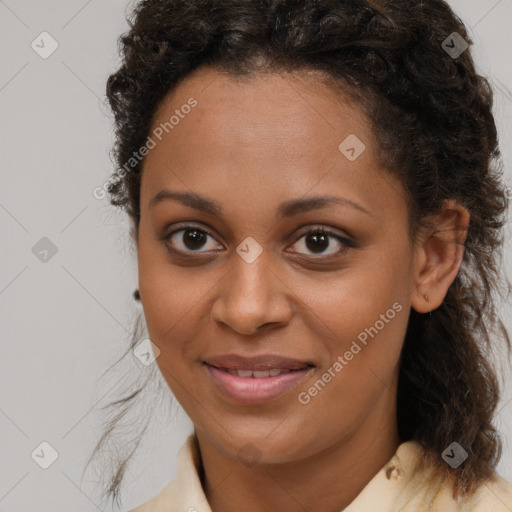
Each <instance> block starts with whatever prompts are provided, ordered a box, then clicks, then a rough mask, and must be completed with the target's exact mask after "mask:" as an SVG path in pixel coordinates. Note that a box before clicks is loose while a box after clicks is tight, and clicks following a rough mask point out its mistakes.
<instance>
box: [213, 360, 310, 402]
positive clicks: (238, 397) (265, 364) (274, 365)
mask: <svg viewBox="0 0 512 512" xmlns="http://www.w3.org/2000/svg"><path fill="white" fill-rule="evenodd" d="M214 360H215V361H216V364H219V361H218V360H220V358H215V359H211V360H209V361H214ZM222 360H223V363H222V365H229V366H230V367H229V369H231V370H270V369H283V370H285V369H286V370H289V371H288V372H287V373H282V374H280V375H276V376H274V377H271V376H269V377H239V376H238V375H233V374H231V373H228V372H227V371H226V370H224V369H221V368H226V369H227V368H228V366H219V367H217V366H214V365H211V364H210V363H209V362H206V361H205V362H204V363H203V364H204V366H205V368H206V369H207V371H208V374H209V375H210V378H211V379H212V381H213V383H214V384H215V386H216V387H217V389H219V391H220V392H221V393H222V394H223V395H224V396H225V397H226V398H228V399H230V400H231V401H234V402H235V403H237V404H246V405H251V404H252V405H255V404H262V403H265V402H270V401H271V400H276V399H277V398H279V397H281V396H283V395H284V394H286V393H288V392H289V391H291V390H292V389H293V388H295V387H297V386H298V385H299V384H300V383H301V382H302V381H303V380H304V379H305V378H306V377H307V375H309V374H310V373H311V371H313V370H314V366H311V365H308V364H307V363H303V362H300V361H297V360H296V359H288V358H282V357H277V358H276V356H260V357H257V358H240V357H239V356H236V357H233V356H230V357H229V358H226V357H223V359H222ZM237 361H238V362H237ZM242 366H243V367H242ZM286 366H288V367H286ZM290 366H293V367H295V368H290Z"/></svg>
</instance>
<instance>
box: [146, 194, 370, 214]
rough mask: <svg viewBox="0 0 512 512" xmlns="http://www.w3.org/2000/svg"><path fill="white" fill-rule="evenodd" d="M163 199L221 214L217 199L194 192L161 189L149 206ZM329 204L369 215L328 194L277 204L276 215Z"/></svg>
mask: <svg viewBox="0 0 512 512" xmlns="http://www.w3.org/2000/svg"><path fill="white" fill-rule="evenodd" d="M163 201H177V202H180V203H181V204H183V205H184V206H188V207H189V208H194V209H195V210H199V211H201V212H205V213H209V214H211V215H216V216H218V217H222V215H223V210H222V206H221V205H220V204H219V203H218V202H217V201H214V200H212V199H207V198H206V197H203V196H201V195H199V194H197V193H195V192H173V191H171V190H161V191H160V192H158V194H156V196H154V197H153V199H151V201H150V202H149V208H154V207H155V206H156V205H157V204H159V203H161V202H163ZM330 204H341V205H343V206H349V207H351V208H354V209H356V210H359V211H361V212H363V213H366V214H367V215H371V214H370V212H369V211H368V210H367V209H366V208H364V207H363V206H361V205H360V204H358V203H355V202H354V201H351V200H350V199H346V198H344V197H337V196H329V195H324V196H317V197H310V198H307V199H292V200H290V201H285V202H283V203H281V204H280V205H279V207H278V209H277V215H278V217H279V218H280V219H284V218H288V217H292V216H294V215H298V214H299V213H305V212H308V211H311V210H318V209H320V208H324V207H326V206H328V205H330Z"/></svg>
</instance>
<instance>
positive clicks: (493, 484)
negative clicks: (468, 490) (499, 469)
mask: <svg viewBox="0 0 512 512" xmlns="http://www.w3.org/2000/svg"><path fill="white" fill-rule="evenodd" d="M466 507H467V508H462V509H461V510H463V511H466V510H467V511H468V512H487V511H492V512H510V511H512V483H510V482H508V481H507V480H505V479H504V478H502V477H501V476H499V475H498V474H496V473H495V474H494V476H493V477H492V478H491V479H490V480H489V481H488V482H486V483H485V484H483V485H481V486H480V487H479V488H478V489H477V490H476V492H475V494H474V496H473V498H472V499H471V500H470V501H469V503H468V504H467V505H466Z"/></svg>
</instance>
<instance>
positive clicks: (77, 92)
mask: <svg viewBox="0 0 512 512" xmlns="http://www.w3.org/2000/svg"><path fill="white" fill-rule="evenodd" d="M450 3H451V4H452V5H453V7H454V9H455V10H456V12H457V13H458V14H459V15H460V16H461V18H462V19H463V20H464V21H465V22H466V24H467V25H468V26H469V27H470V31H471V34H472V37H473V39H474V41H475V46H476V48H475V49H474V50H473V51H474V54H475V56H476V59H477V63H478V66H479V69H480V70H481V72H482V73H483V74H485V75H488V76H490V77H491V81H492V84H493V85H494V87H495V90H496V108H495V112H496V118H497V122H498V127H499V132H500V139H501V147H502V151H503V155H504V162H505V167H506V168H507V180H508V183H509V185H510V184H512V174H511V171H510V168H511V165H512V154H511V148H512V92H511V91H512V66H511V65H510V51H511V48H512V35H511V30H510V20H511V19H512V0H500V1H497V0H452V1H451V2H450ZM131 5H132V4H131V3H130V4H128V2H127V1H125V0H89V1H85V0H66V1H64V0H38V1H36V0H32V1H30V0H5V1H1V0H0V33H1V34H2V36H1V37H2V46H1V50H0V52H1V63H2V66H1V67H0V130H1V131H0V152H1V162H2V171H1V172H2V187H1V188H0V236H1V240H2V250H1V265H0V333H1V341H2V342H1V349H0V350H1V354H2V357H1V359H0V364H1V369H0V432H1V436H0V446H1V457H0V511H3V512H5V511H9V512H17V511H34V510H38V511H40V512H43V511H48V512H49V511H51V512H68V511H69V510H75V511H84V512H86V511H94V510H98V509H103V506H101V507H100V506H98V505H97V504H98V503H99V497H98V492H99V491H98V489H97V486H96V484H95V482H97V481H98V478H99V474H95V473H88V474H87V477H86V478H84V479H82V470H83V468H84V464H85V462H86V460H87V458H88V456H89V455H90V453H91V450H92V448H93V447H94V445H95V443H96V441H97V440H98V437H99V435H100V433H101V432H102V430H101V422H102V421H103V420H104V419H105V417H104V416H102V415H101V411H98V408H99V407H100V406H104V405H106V404H107V403H108V401H109V400H112V399H115V398H119V397H120V396H121V395H120V394H119V393H120V389H122V388H120V387H118V386H120V385H121V384H122V383H123V382H125V381H124V376H125V373H122V372H120V371H116V372H111V373H109V374H107V376H106V377H104V378H100V377H101V375H102V373H103V372H105V371H106V370H107V369H108V368H109V367H110V366H112V365H113V364H114V362H115V361H116V360H117V358H118V357H120V355H121V354H122V352H123V351H124V349H125V347H126V345H127V343H128V341H129V336H130V334H131V332H132V328H133V322H134V319H135V316H136V313H137V312H138V311H140V309H139V308H140V305H138V304H137V303H135V302H134V301H133V299H132V297H131V294H132V292H133V290H134V289H135V288H136V286H137V271H136V263H135V262H136V259H135V253H134V251H133V247H132V246H131V243H130V240H129V236H128V223H127V219H126V218H125V216H124V215H123V214H122V212H120V211H117V210H116V209H115V208H114V207H111V206H109V205H108V202H107V199H106V198H105V199H102V200H99V199H96V198H95V197H94V195H93V190H94V189H95V188H96V187H98V186H99V187H101V186H102V185H103V184H104V183H105V181H106V180H107V179H108V177H109V176H110V173H111V172H112V170H113V164H112V162H111V161H110V158H109V150H110V147H111V144H112V142H113V135H112V125H111V115H110V113H109V111H108V109H107V108H106V107H105V106H103V105H102V101H103V99H104V91H105V82H106V79H107V76H108V74H109V73H111V72H112V71H113V70H114V69H115V68H116V66H117V63H118V62H119V60H118V56H117V43H116V40H117V37H118V35H119V34H121V33H122V32H124V31H125V30H126V29H127V24H126V21H125V13H126V12H128V11H129V8H130V6H131ZM43 31H47V32H48V33H50V34H51V36H52V37H53V38H54V39H55V40H56V41H57V42H58V45H59V47H58V49H57V50H56V51H55V53H53V54H52V55H51V56H50V57H49V58H47V59H43V58H41V57H40V56H39V54H37V53H36V52H35V51H34V50H33V49H32V47H31V43H32V42H33V41H34V40H36V42H37V41H38V40H40V39H37V38H38V36H39V34H41V33H42V32H43ZM46 41H47V43H45V48H46V49H48V48H49V47H50V46H49V40H46ZM41 51H42V50H41ZM43 237H47V238H48V239H50V240H51V242H52V243H53V244H54V246H55V247H56V249H57V252H56V254H55V255H53V256H51V253H49V255H48V257H47V258H48V261H47V262H46V263H43V262H41V261H40V260H39V259H38V258H37V257H36V256H35V255H34V253H33V252H32V248H33V247H34V246H35V245H36V244H37V243H38V242H39V241H40V240H41V239H42V238H43ZM507 241H508V245H507V251H506V265H507V268H508V274H509V275H510V274H511V272H510V270H511V268H512V265H511V260H512V258H511V252H512V251H511V246H510V230H509V232H508V239H507ZM39 243H42V244H44V243H47V242H44V241H43V242H39ZM503 313H504V315H505V316H506V317H507V326H508V327H509V329H512V322H511V320H510V319H511V317H512V315H511V308H510V306H505V305H504V306H503ZM128 363H129V364H128V365H125V366H124V367H123V368H124V370H123V371H124V372H126V371H128V375H129V377H133V376H134V375H136V374H140V375H142V374H144V372H145V371H147V369H145V368H144V367H143V366H142V365H140V364H137V362H132V363H130V362H128ZM130 364H131V366H130ZM506 378H507V385H506V394H505V396H504V397H503V400H502V405H501V409H500V412H499V417H498V427H499V429H500V430H501V431H502V432H503V435H504V439H505V452H504V455H503V458H502V461H501V463H500V465H499V468H498V469H499V472H500V473H501V474H502V475H503V476H505V477H506V478H507V479H508V480H512V446H511V441H512V425H511V423H512V422H511V421H510V420H511V418H512V401H510V400H512V379H511V378H510V372H509V373H507V376H506ZM151 398H152V397H151V395H148V399H147V402H146V405H147V406H148V407H149V408H151V407H152V406H153V405H155V407H156V404H157V402H156V401H155V403H154V404H153V403H152V402H151ZM509 401H510V402H509ZM190 428H191V424H190V422H189V420H188V419H187V417H186V415H185V414H184V412H183V411H182V410H181V409H178V412H177V414H176V415H175V416H174V419H173V420H172V421H169V419H168V417H167V415H165V414H160V415H158V416H157V417H156V420H155V421H153V423H152V426H151V429H150V431H149V432H148V435H147V436H145V441H144V442H143V444H142V445H141V447H140V450H139V452H138V453H137V455H136V458H135V460H134V462H133V464H132V466H131V468H130V470H129V472H128V475H127V480H126V482H125V486H124V490H123V498H124V507H123V508H124V510H127V509H128V508H130V507H133V506H135V505H137V504H139V503H141V502H143V501H145V500H147V499H149V498H150V497H151V496H153V495H155V494H156V493H157V492H158V491H159V490H160V489H161V488H162V487H163V486H164V485H165V484H166V483H167V482H168V481H169V480H171V479H172V478H174V476H175V463H176V454H177V451H178V449H179V447H180V446H181V444H182V443H183V441H184V440H185V438H186V436H187V434H188V433H189V431H190ZM44 441H46V442H48V443H50V445H51V446H52V447H53V448H54V449H55V450H56V452H57V453H58V458H57V459H56V460H55V462H54V463H53V464H52V465H51V466H50V467H49V468H48V469H42V468H41V467H40V466H39V465H38V464H36V462H35V460H34V459H36V457H35V456H34V458H33V457H32V456H31V454H32V453H33V452H34V450H36V449H38V450H39V451H40V448H38V447H39V446H40V443H41V442H44ZM36 453H37V450H36ZM49 453H50V452H49V451H48V450H46V451H45V454H46V455H45V456H48V455H49ZM105 457H107V458H108V454H107V455H106V456H105ZM97 471H98V472H99V471H101V470H100V469H98V470H97Z"/></svg>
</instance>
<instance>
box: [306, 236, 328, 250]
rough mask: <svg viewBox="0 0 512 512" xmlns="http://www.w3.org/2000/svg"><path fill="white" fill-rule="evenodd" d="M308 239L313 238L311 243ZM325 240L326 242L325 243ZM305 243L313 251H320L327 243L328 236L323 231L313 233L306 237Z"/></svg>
mask: <svg viewBox="0 0 512 512" xmlns="http://www.w3.org/2000/svg"><path fill="white" fill-rule="evenodd" d="M308 240H314V242H313V243H312V244H310V243H309V241H308ZM326 242H327V243H326ZM306 245H307V247H308V249H309V250H311V251H313V252H315V251H316V252H322V251H324V250H325V249H326V248H327V246H328V245H329V240H328V237H327V236H326V235H325V234H323V233H315V234H312V235H309V236H308V237H306Z"/></svg>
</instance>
